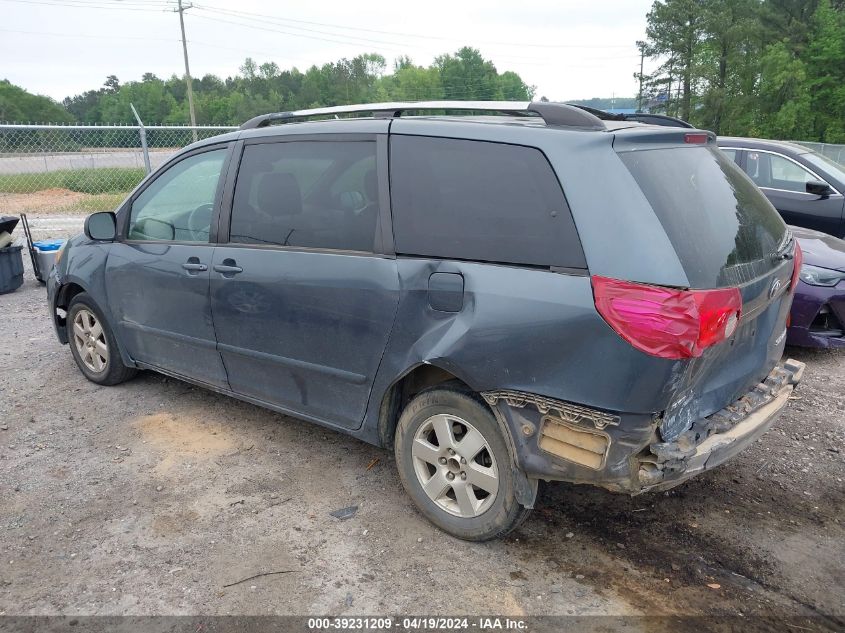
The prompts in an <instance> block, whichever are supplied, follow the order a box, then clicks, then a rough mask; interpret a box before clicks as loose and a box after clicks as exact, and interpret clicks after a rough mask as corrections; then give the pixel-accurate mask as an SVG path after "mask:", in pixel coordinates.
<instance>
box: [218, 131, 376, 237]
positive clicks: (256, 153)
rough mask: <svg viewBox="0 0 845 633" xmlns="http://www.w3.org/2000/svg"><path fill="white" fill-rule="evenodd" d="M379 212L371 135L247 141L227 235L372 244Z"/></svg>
mask: <svg viewBox="0 0 845 633" xmlns="http://www.w3.org/2000/svg"><path fill="white" fill-rule="evenodd" d="M378 212H379V205H378V176H377V173H376V144H375V142H374V141H348V142H347V141H339V142H336V141H291V142H279V143H261V144H257V145H247V146H246V147H245V148H244V153H243V157H242V158H241V165H240V169H239V170H238V181H237V184H236V185H235V196H234V200H233V202H232V222H231V226H230V231H229V241H230V242H236V243H245V244H269V245H277V246H304V247H310V248H329V249H335V250H354V251H372V250H373V245H374V239H375V230H376V223H377V220H378Z"/></svg>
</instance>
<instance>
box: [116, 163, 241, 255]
mask: <svg viewBox="0 0 845 633" xmlns="http://www.w3.org/2000/svg"><path fill="white" fill-rule="evenodd" d="M225 158H226V150H225V149H215V150H212V151H210V152H203V153H202V154H195V155H193V156H189V157H188V158H186V159H184V160H181V161H179V162H178V163H176V164H175V165H173V166H171V167H169V168H168V169H167V171H165V172H164V173H163V174H161V175H160V176H158V178H156V179H155V180H154V181H153V182H152V184H150V186H149V187H147V188H146V189H144V191H142V192H141V194H140V195H139V196H138V197H137V198H135V201H134V202H133V203H132V212H131V213H130V215H129V232H128V234H127V237H128V238H129V239H130V240H167V241H179V242H201V243H205V242H208V237H209V230H210V227H211V219H212V216H213V214H214V196H215V195H216V193H217V185H218V183H219V181H220V171H221V170H222V169H223V161H224V160H225Z"/></svg>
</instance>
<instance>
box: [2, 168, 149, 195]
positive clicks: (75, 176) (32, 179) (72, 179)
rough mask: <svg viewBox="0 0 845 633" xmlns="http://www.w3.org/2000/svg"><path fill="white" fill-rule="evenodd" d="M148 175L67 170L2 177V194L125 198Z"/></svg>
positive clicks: (113, 170) (126, 171) (132, 171)
mask: <svg viewBox="0 0 845 633" xmlns="http://www.w3.org/2000/svg"><path fill="white" fill-rule="evenodd" d="M145 175H146V172H145V171H144V170H143V169H139V168H135V167H131V168H121V167H104V168H102V169H66V170H61V171H48V172H41V173H36V174H0V193H34V192H36V191H43V190H45V189H68V190H70V191H77V192H79V193H89V194H123V195H125V192H127V191H130V190H131V189H133V188H134V187H135V185H137V184H138V183H139V182H141V180H142V179H143V178H144V176H145Z"/></svg>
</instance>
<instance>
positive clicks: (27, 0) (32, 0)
mask: <svg viewBox="0 0 845 633" xmlns="http://www.w3.org/2000/svg"><path fill="white" fill-rule="evenodd" d="M107 1H108V0H98V3H97V4H69V3H68V1H67V0H64V1H62V2H59V1H56V2H51V1H50V0H0V2H15V3H17V4H28V5H41V6H48V7H66V8H72V9H116V10H121V11H143V12H146V13H153V12H155V13H158V12H160V11H166V10H167V9H166V8H165V7H166V6H167V5H166V4H160V5H158V6H159V7H161V8H158V9H156V8H153V7H154V6H155V5H149V6H150V8H142V7H141V6H137V5H133V6H124V5H122V4H103V2H107ZM144 4H147V3H144Z"/></svg>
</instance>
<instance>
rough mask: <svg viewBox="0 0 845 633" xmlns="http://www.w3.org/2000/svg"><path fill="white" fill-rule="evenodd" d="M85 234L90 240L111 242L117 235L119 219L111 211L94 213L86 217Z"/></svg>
mask: <svg viewBox="0 0 845 633" xmlns="http://www.w3.org/2000/svg"><path fill="white" fill-rule="evenodd" d="M83 230H84V231H85V236H86V237H87V238H88V239H89V240H97V241H98V242H111V241H112V240H113V239H114V238H115V237H117V219H116V218H115V215H114V213H112V212H111V211H102V212H100V213H92V214H91V215H89V216H88V217H87V218H85V228H84V229H83Z"/></svg>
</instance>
